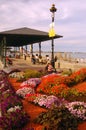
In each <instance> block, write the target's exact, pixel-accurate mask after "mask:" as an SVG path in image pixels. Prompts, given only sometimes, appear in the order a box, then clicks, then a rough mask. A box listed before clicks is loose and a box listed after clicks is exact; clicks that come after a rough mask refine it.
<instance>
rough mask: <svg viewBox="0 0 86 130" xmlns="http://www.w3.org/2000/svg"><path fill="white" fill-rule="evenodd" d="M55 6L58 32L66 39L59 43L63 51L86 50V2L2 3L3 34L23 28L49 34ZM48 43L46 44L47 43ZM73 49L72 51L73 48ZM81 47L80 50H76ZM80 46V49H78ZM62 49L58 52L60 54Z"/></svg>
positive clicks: (34, 0)
mask: <svg viewBox="0 0 86 130" xmlns="http://www.w3.org/2000/svg"><path fill="white" fill-rule="evenodd" d="M52 4H55V6H56V8H57V12H56V13H55V32H56V33H57V34H60V35H62V36H63V38H62V39H57V40H55V41H56V42H59V43H60V46H59V47H60V48H61V49H62V50H64V48H67V49H68V48H69V49H68V50H70V49H72V50H74V49H73V48H76V50H77V51H78V50H80V48H79V47H81V45H83V47H82V48H81V50H80V51H84V47H86V45H85V44H86V30H85V29H86V24H85V23H86V17H85V12H86V0H82V1H81V0H80V1H79V0H0V31H4V30H10V29H14V28H20V27H25V26H26V27H29V28H35V29H38V30H43V31H49V26H50V24H51V12H50V10H49V9H50V8H51V6H52ZM45 43H46V42H45ZM45 45H46V46H49V47H48V48H49V49H50V41H49V42H47V44H44V43H43V46H45ZM71 46H72V48H71ZM76 46H77V47H76ZM78 46H79V47H78ZM59 47H58V45H57V44H56V45H55V49H57V50H58V48H59Z"/></svg>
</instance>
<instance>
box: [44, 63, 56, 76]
mask: <svg viewBox="0 0 86 130" xmlns="http://www.w3.org/2000/svg"><path fill="white" fill-rule="evenodd" d="M45 71H46V72H47V73H48V74H51V73H53V72H56V70H55V69H54V67H53V66H52V64H51V63H50V62H49V63H48V64H47V66H46V67H45Z"/></svg>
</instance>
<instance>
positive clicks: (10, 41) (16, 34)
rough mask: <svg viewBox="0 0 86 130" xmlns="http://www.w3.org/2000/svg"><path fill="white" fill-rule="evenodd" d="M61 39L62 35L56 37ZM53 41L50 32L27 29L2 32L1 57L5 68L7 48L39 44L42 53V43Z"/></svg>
mask: <svg viewBox="0 0 86 130" xmlns="http://www.w3.org/2000/svg"><path fill="white" fill-rule="evenodd" d="M61 37H62V36H60V35H55V36H54V39H56V38H61ZM51 39H52V38H50V37H49V35H48V32H44V31H40V30H35V29H31V28H27V27H23V28H18V29H13V30H8V31H3V32H0V57H1V60H2V62H3V63H4V67H6V51H7V49H6V48H7V47H22V46H26V45H32V44H35V43H39V51H40V52H41V42H44V41H47V40H51Z"/></svg>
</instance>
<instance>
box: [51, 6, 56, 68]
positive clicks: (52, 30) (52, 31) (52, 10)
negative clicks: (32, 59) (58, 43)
mask: <svg viewBox="0 0 86 130" xmlns="http://www.w3.org/2000/svg"><path fill="white" fill-rule="evenodd" d="M56 11H57V9H56V8H55V5H54V4H52V7H51V8H50V12H51V13H52V28H51V35H50V37H51V40H52V55H51V63H52V66H53V67H54V68H55V60H54V36H55V32H54V28H53V26H54V17H55V12H56Z"/></svg>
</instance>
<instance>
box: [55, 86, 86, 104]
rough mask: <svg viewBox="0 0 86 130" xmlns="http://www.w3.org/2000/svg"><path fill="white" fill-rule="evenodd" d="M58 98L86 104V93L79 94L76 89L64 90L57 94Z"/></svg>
mask: <svg viewBox="0 0 86 130" xmlns="http://www.w3.org/2000/svg"><path fill="white" fill-rule="evenodd" d="M57 96H58V97H61V98H65V99H66V100H68V101H84V102H86V92H79V91H77V90H76V89H74V88H71V89H68V90H67V91H66V90H63V91H62V92H60V93H58V94H57Z"/></svg>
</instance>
